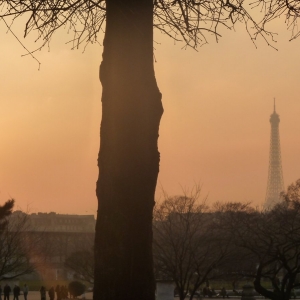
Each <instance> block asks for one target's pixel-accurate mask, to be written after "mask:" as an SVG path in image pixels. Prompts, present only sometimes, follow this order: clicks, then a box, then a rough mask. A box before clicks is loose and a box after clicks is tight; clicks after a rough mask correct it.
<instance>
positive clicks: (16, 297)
mask: <svg viewBox="0 0 300 300" xmlns="http://www.w3.org/2000/svg"><path fill="white" fill-rule="evenodd" d="M20 291H21V289H20V287H19V286H18V285H16V284H15V286H14V289H13V292H14V300H19V295H20Z"/></svg>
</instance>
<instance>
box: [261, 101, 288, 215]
mask: <svg viewBox="0 0 300 300" xmlns="http://www.w3.org/2000/svg"><path fill="white" fill-rule="evenodd" d="M279 122H280V118H279V115H278V114H277V113H276V106H275V98H274V112H273V113H272V114H271V116H270V123H271V140H270V159H269V175H268V186H267V193H266V199H265V203H264V208H265V209H270V208H272V207H273V206H274V205H275V204H276V203H278V202H279V201H280V193H281V192H282V191H283V190H284V184H283V173H282V166H281V151H280V138H279Z"/></svg>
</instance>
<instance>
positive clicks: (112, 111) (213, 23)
mask: <svg viewBox="0 0 300 300" xmlns="http://www.w3.org/2000/svg"><path fill="white" fill-rule="evenodd" d="M254 7H256V8H257V11H259V12H261V17H262V18H261V21H255V19H254V17H253V14H254V13H255V10H254V9H252V8H254ZM281 15H284V16H285V17H286V19H287V22H288V24H289V26H290V28H293V29H294V30H297V18H298V16H299V2H298V1H283V0H277V1H275V0H270V1H269V0H268V1H267V0H257V1H254V2H253V3H252V5H251V6H249V5H248V4H247V3H246V2H245V1H243V0H226V1H224V0H213V1H204V0H154V1H153V0H127V1H125V0H65V1H61V0H43V1H42V0H40V1H32V0H0V18H1V20H2V21H3V22H5V24H6V26H7V27H8V29H9V30H11V32H13V24H14V20H16V18H19V17H23V19H22V20H25V25H24V36H27V35H28V34H29V33H34V32H35V33H36V34H37V41H40V42H41V44H40V47H43V46H45V45H48V43H49V42H50V41H51V38H52V36H53V34H54V33H55V31H56V30H57V29H59V28H65V29H67V30H68V31H71V32H73V34H74V36H73V39H72V41H73V42H74V44H73V47H77V46H79V45H81V44H84V46H85V45H86V44H87V43H90V42H97V35H98V33H99V31H100V30H104V28H103V27H104V22H105V24H106V25H105V37H104V41H103V46H104V47H103V61H102V63H101V67H100V81H101V83H102V87H103V92H102V121H101V137H100V151H99V157H98V165H99V179H98V182H97V188H96V189H97V191H96V192H97V197H98V201H99V209H98V215H97V225H96V238H95V289H94V298H95V299H119V298H121V297H123V298H124V299H132V300H133V299H144V300H148V299H149V300H150V299H151V300H153V299H154V297H155V295H154V290H155V281H154V275H153V261H152V248H151V245H152V211H153V207H154V192H155V187H156V181H157V175H158V171H159V152H158V147H157V139H158V129H159V123H160V118H161V116H162V113H163V108H162V103H161V93H160V91H159V89H158V87H157V83H156V79H155V74H154V68H153V28H156V29H158V30H160V31H161V32H163V33H165V34H167V35H169V36H170V37H171V38H173V39H175V40H178V41H179V40H182V41H184V43H185V45H186V46H191V47H193V48H196V47H197V46H199V45H202V44H204V43H206V42H207V37H209V36H211V35H212V36H214V37H215V38H216V39H218V38H219V37H220V29H221V28H232V27H233V26H234V24H235V23H236V22H243V23H244V24H245V27H246V30H247V32H248V33H249V35H250V37H251V38H252V39H253V40H255V39H256V38H257V36H261V37H262V38H264V39H265V40H266V41H267V42H269V41H272V37H273V36H272V33H271V32H269V31H268V30H267V29H266V24H267V23H268V22H269V21H271V20H273V19H276V18H277V17H279V16H281ZM297 36H298V31H293V32H292V38H295V37H297ZM18 39H19V38H18ZM19 40H20V39H19Z"/></svg>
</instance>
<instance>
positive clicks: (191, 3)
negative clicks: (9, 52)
mask: <svg viewBox="0 0 300 300" xmlns="http://www.w3.org/2000/svg"><path fill="white" fill-rule="evenodd" d="M106 3H107V1H106V0H94V1H93V0H67V1H60V0H47V1H30V0H25V1H17V0H14V1H10V0H9V1H8V0H1V1H0V8H1V9H0V18H1V19H2V21H4V22H5V24H6V26H7V27H8V28H9V30H11V31H13V24H14V21H15V20H16V19H17V18H19V17H21V16H23V17H24V20H25V26H24V37H26V36H27V35H29V34H30V33H31V34H32V33H33V32H35V33H36V34H37V35H36V41H38V42H40V44H39V46H38V49H40V48H42V47H44V46H47V45H48V44H49V43H50V42H51V38H52V36H53V34H54V33H55V31H56V30H58V29H61V28H63V29H66V30H67V31H68V32H70V33H72V38H71V39H70V40H69V41H68V42H69V43H71V44H72V48H78V47H79V46H81V45H82V46H83V47H85V46H86V45H87V44H89V43H92V44H93V43H100V44H102V41H99V39H98V36H99V32H101V31H105V20H106V15H107V7H106ZM299 14H300V3H299V1H297V0H293V1H283V0H271V1H267V0H257V1H253V2H250V1H244V0H226V1H225V0H214V1H206V0H198V1H197V0H155V1H153V26H154V28H156V29H158V30H159V31H161V32H162V33H165V34H166V35H168V36H170V37H171V38H172V39H174V40H176V41H183V42H184V43H185V45H186V46H190V47H193V48H197V46H201V45H203V44H205V43H207V38H208V37H209V36H214V37H215V39H216V40H218V39H219V38H220V37H221V33H220V29H221V28H222V27H223V28H227V29H232V28H233V27H234V25H235V24H236V23H238V22H242V23H244V24H245V25H246V30H247V32H248V34H249V36H250V38H251V39H253V41H255V39H256V38H257V37H258V36H261V37H262V38H263V39H265V40H266V41H267V43H269V42H271V41H272V40H273V38H274V34H275V33H274V32H273V31H271V30H270V29H268V26H267V24H268V23H269V22H270V21H273V20H275V19H278V18H279V17H284V18H285V23H286V24H287V27H288V29H289V30H291V38H290V39H291V40H292V39H295V38H297V37H298V36H299V29H298V26H297V21H298V18H299ZM38 49H36V50H38ZM31 50H33V49H31ZM31 50H30V52H32V51H31ZM33 52H34V51H33Z"/></svg>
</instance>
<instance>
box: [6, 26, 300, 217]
mask: <svg viewBox="0 0 300 300" xmlns="http://www.w3.org/2000/svg"><path fill="white" fill-rule="evenodd" d="M279 23H280V24H277V25H276V30H277V31H278V32H279V35H278V36H277V37H276V39H277V41H278V42H276V43H274V44H273V45H274V46H275V47H276V48H278V49H279V51H276V50H274V49H273V48H271V47H269V46H268V45H267V44H266V43H264V42H263V41H260V40H258V41H257V46H258V49H256V48H255V46H254V45H253V43H252V41H251V40H250V38H249V37H248V36H247V34H246V33H245V30H244V29H243V28H242V26H237V28H236V32H233V31H225V32H224V34H223V38H221V39H220V40H219V42H218V43H215V41H214V40H213V39H211V40H209V42H210V43H209V44H208V45H205V46H203V47H201V48H199V49H198V52H196V51H194V50H192V49H186V50H185V49H182V46H183V45H182V44H180V43H174V42H173V41H172V40H170V39H168V38H167V37H166V36H162V35H160V34H158V33H156V35H155V42H156V43H155V51H154V54H155V59H156V63H155V71H156V78H157V82H158V86H159V88H160V91H161V92H162V94H163V105H164V114H163V117H162V121H161V126H160V137H159V151H160V153H161V163H160V174H159V179H158V186H157V192H156V194H157V199H160V198H161V197H162V196H161V195H162V192H161V189H162V188H163V189H164V190H165V191H166V192H167V193H168V194H170V195H173V194H180V193H181V192H182V188H183V189H185V188H186V189H191V188H192V187H193V185H194V184H195V183H201V184H202V195H203V197H204V196H205V195H208V201H209V202H211V203H212V202H215V201H221V202H223V201H250V202H252V203H253V204H255V205H258V206H259V205H262V204H263V201H264V197H265V192H266V185H267V176H268V160H269V140H270V124H269V116H270V114H271V113H272V112H273V98H274V97H276V101H277V102H276V103H277V112H278V114H279V115H280V119H281V123H280V138H281V153H282V166H283V176H284V182H285V186H287V185H288V184H290V183H291V182H293V181H295V180H296V179H298V178H299V177H300V176H299V169H300V162H299V158H298V155H299V150H300V139H299V131H300V120H299V113H300V104H299V98H298V97H299V82H298V81H299V78H300V61H299V51H298V50H299V45H300V41H299V39H298V40H294V41H292V42H288V40H289V36H290V33H289V32H288V31H287V30H286V28H285V25H284V22H283V20H282V21H281V22H279ZM17 28H19V30H20V31H19V32H16V33H19V35H20V36H22V29H21V26H20V27H17ZM6 31H7V29H6V28H5V26H4V24H1V26H0V36H1V40H2V47H1V49H0V55H1V57H2V60H1V72H0V74H1V75H0V76H1V78H0V82H1V101H0V126H1V147H0V201H1V203H3V202H4V201H5V200H7V199H8V198H10V197H13V198H15V199H16V207H17V208H21V209H23V210H26V209H27V207H29V210H30V212H36V211H48V212H49V211H56V212H58V213H70V214H71V213H76V214H87V213H88V214H95V213H96V210H97V200H96V196H95V185H96V180H97V175H98V170H97V153H98V150H99V124H100V119H101V101H100V100H101V84H100V82H99V79H98V70H99V64H100V62H101V55H102V50H103V49H102V47H101V46H99V45H90V46H88V47H87V49H86V50H85V53H84V54H82V51H83V48H81V49H79V50H73V51H72V50H70V48H71V45H70V44H65V42H66V41H68V40H69V39H70V36H68V35H66V34H65V32H63V31H62V32H59V33H58V34H57V35H56V36H55V38H54V39H53V41H52V44H51V45H50V51H49V52H48V49H43V50H42V51H38V52H36V53H35V56H36V58H37V59H38V60H39V61H40V62H41V67H40V71H38V64H37V62H36V61H35V60H34V59H32V58H31V57H30V56H26V57H21V55H22V54H25V53H26V51H25V50H24V49H23V48H22V46H21V45H20V44H19V43H18V42H17V41H16V39H15V38H14V37H13V36H12V34H10V33H6ZM101 40H102V37H100V38H99V41H101ZM22 41H23V40H22ZM32 41H33V38H30V39H29V40H25V45H26V46H27V47H28V48H29V49H34V48H35V45H34V43H33V42H32Z"/></svg>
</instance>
